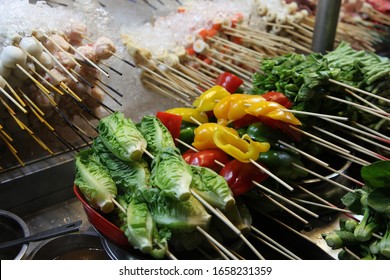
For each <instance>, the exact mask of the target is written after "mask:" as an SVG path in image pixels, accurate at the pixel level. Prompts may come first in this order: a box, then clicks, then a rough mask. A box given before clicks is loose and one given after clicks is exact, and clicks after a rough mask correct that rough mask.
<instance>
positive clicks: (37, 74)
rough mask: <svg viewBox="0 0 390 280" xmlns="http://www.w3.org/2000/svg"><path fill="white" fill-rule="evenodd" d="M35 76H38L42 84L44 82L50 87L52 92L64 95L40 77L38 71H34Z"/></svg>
mask: <svg viewBox="0 0 390 280" xmlns="http://www.w3.org/2000/svg"><path fill="white" fill-rule="evenodd" d="M33 73H34V75H36V76H37V77H38V78H39V79H40V80H41V81H42V82H44V83H45V84H46V85H48V86H49V87H50V88H51V89H52V90H54V91H55V92H57V93H58V94H60V95H64V93H63V92H62V91H60V90H59V89H58V88H56V87H55V86H53V85H52V84H51V83H50V82H49V81H48V80H46V79H45V78H44V77H42V75H40V74H39V73H38V72H37V71H33Z"/></svg>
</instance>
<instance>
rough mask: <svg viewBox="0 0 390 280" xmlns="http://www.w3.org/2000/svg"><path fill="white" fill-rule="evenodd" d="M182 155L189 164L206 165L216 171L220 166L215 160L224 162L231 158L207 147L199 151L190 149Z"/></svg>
mask: <svg viewBox="0 0 390 280" xmlns="http://www.w3.org/2000/svg"><path fill="white" fill-rule="evenodd" d="M182 156H183V158H184V160H185V161H186V162H187V163H188V164H190V165H196V166H203V167H208V168H210V169H212V170H214V171H215V172H217V173H218V172H219V171H220V170H221V169H222V166H221V165H220V164H218V163H217V162H220V163H222V164H225V163H227V162H229V161H230V160H231V158H230V157H229V155H227V154H226V153H225V152H224V151H222V150H218V149H209V150H203V151H199V152H194V151H192V150H191V151H187V152H185V153H184V154H183V155H182ZM216 161H217V162H216Z"/></svg>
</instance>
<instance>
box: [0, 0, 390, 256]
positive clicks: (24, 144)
mask: <svg viewBox="0 0 390 280" xmlns="http://www.w3.org/2000/svg"><path fill="white" fill-rule="evenodd" d="M5 2H7V3H1V4H0V12H1V11H5V10H7V9H10V8H11V10H15V11H16V10H18V12H15V13H11V14H10V17H9V18H4V19H1V20H0V25H1V26H6V27H7V28H5V29H4V31H0V50H2V55H1V61H2V63H3V65H2V68H0V74H1V76H0V78H1V79H0V82H1V84H0V85H1V93H0V97H1V99H0V101H1V102H2V104H0V109H1V112H0V137H1V138H0V147H1V154H0V167H1V170H0V209H2V210H6V211H9V212H12V213H15V214H17V215H19V216H20V217H22V218H23V220H24V221H25V222H26V224H27V226H28V228H29V229H30V233H29V234H30V235H32V234H34V233H38V232H41V231H44V230H47V229H52V228H55V227H57V226H59V225H64V224H68V223H70V222H75V221H77V220H81V221H82V224H81V227H80V229H79V232H77V233H72V234H71V235H72V236H77V237H76V238H77V241H70V240H69V241H68V240H65V241H59V242H64V244H79V245H80V246H82V245H83V244H85V243H87V242H93V243H92V244H93V245H90V246H91V248H92V249H91V248H90V249H91V250H89V249H88V248H87V251H88V250H89V251H94V252H95V253H96V252H97V254H96V255H92V256H86V255H85V254H84V253H85V252H83V254H81V253H80V255H82V258H84V259H85V258H92V259H94V258H95V259H98V258H99V259H100V258H102V259H122V260H123V259H153V258H157V259H160V258H166V259H176V258H178V259H186V258H189V254H188V253H187V252H188V251H191V254H190V255H191V256H192V257H193V258H195V259H223V258H227V259H240V258H241V259H307V260H310V259H323V260H330V259H338V258H340V256H341V253H340V252H341V251H342V253H343V254H344V257H345V256H346V255H348V256H349V258H356V259H360V258H366V257H367V256H366V255H362V252H360V251H355V252H353V249H354V250H360V249H357V248H360V247H359V246H358V245H357V244H360V243H359V242H367V241H368V240H371V239H365V240H363V239H361V240H362V241H360V240H359V241H357V239H356V238H355V237H354V241H353V242H355V243H353V244H354V246H355V245H356V247H353V246H352V247H348V245H349V243H348V242H350V241H345V240H344V241H342V242H346V243H345V244H343V245H344V246H342V245H338V246H336V245H335V244H334V242H336V241H333V240H332V241H331V240H330V238H331V237H332V238H333V237H334V236H333V235H331V234H332V233H334V234H336V230H338V229H340V227H342V229H343V230H344V229H345V228H344V226H345V221H347V220H354V221H355V222H356V223H357V224H358V223H359V222H360V221H361V220H362V219H363V221H365V219H366V218H367V219H368V216H367V215H368V214H367V213H366V212H364V209H365V208H364V207H363V206H361V205H360V206H357V201H358V199H359V198H360V197H361V196H363V195H366V196H367V197H369V198H368V201H369V202H368V203H369V205H370V207H371V208H370V211H377V212H378V213H380V214H378V215H384V216H385V215H386V211H388V210H384V209H386V205H383V203H386V202H382V200H381V197H382V195H383V197H384V201H386V195H388V191H386V190H385V191H383V190H384V188H383V185H384V184H386V182H388V179H386V174H388V173H389V170H388V168H389V165H386V164H387V163H388V161H389V159H388V157H389V148H388V141H389V140H388V139H389V133H388V132H389V125H388V106H387V105H386V104H387V102H388V101H389V99H388V97H389V90H388V89H386V85H388V82H389V81H388V80H389V78H388V77H389V73H390V72H389V71H390V63H389V60H388V58H386V57H384V56H383V57H382V56H380V55H379V54H376V53H375V51H376V48H378V49H380V46H381V44H383V43H384V42H385V41H386V32H388V28H389V27H388V26H389V23H388V21H386V20H387V19H388V18H387V17H388V16H387V17H386V16H385V13H384V12H379V11H378V10H376V9H374V8H373V7H374V6H375V5H372V4H369V3H367V2H365V1H358V2H359V3H358V4H359V5H357V6H356V7H355V9H352V10H353V11H351V7H349V6H348V4H350V3H349V2H351V1H336V0H334V1H332V0H329V1H325V0H322V1H321V0H319V1H318V3H315V2H316V1H280V0H269V1H266V0H264V1H263V0H259V1H254V0H253V1H252V0H245V1H233V0H232V1H226V2H227V3H224V5H221V3H220V2H221V1H220V0H215V1H197V2H196V1H184V0H183V1H173V0H172V1H170V0H169V1H168V0H167V1H164V0H163V1H138V0H137V1H127V0H120V1H119V0H118V1H104V0H100V1H95V0H88V1H78V0H76V1H67V0H61V1H16V3H15V1H5ZM222 2H223V1H222ZM243 2H245V3H244V4H243ZM341 2H342V3H341ZM363 2H364V3H363ZM362 3H363V4H362ZM358 6H359V9H358V8H357V7H358ZM27 11H29V13H28V15H27ZM30 15H33V16H32V17H31V16H30ZM30 18H32V19H31V20H30ZM374 19H375V20H374ZM374 21H375V23H374ZM324 23H326V24H324ZM17 33H19V34H17ZM356 34H358V36H356ZM360 35H361V36H360ZM42 42H44V44H43V43H42ZM36 52H38V53H39V54H36ZM43 54H45V55H46V56H48V57H49V58H48V60H50V61H51V66H49V65H50V63H49V64H46V62H44V60H43V56H44V55H43ZM351 60H355V61H356V63H355V64H353V63H351ZM374 62H375V63H377V64H375V65H374V64H372V63H374ZM4 65H6V66H4ZM376 65H379V67H376ZM50 67H51V68H50ZM54 71H55V73H54ZM254 73H256V74H254ZM359 75H360V76H359ZM386 75H387V76H386ZM3 77H4V78H3ZM73 79H74V80H76V82H75V81H72V80H73ZM359 79H361V80H359ZM346 92H347V93H346ZM318 96H319V97H318ZM229 98H231V99H229ZM223 102H225V103H223ZM1 106H2V107H1ZM227 108H229V109H227ZM386 108H387V109H386ZM25 110H26V113H24V112H23V111H25ZM228 110H230V111H228ZM27 111H28V113H27ZM233 111H234V112H233ZM362 112H364V113H362ZM148 117H149V118H148ZM175 121H176V124H174V123H175ZM177 121H179V122H180V123H179V126H178V125H177ZM259 123H260V124H259ZM201 128H203V130H201ZM201 131H202V133H204V134H202V133H201ZM359 131H360V132H359ZM361 131H363V133H361ZM207 133H209V134H207ZM268 134H272V135H273V136H272V137H270V136H269V135H268ZM166 135H169V136H166ZM191 137H192V138H191ZM202 137H203V138H202ZM201 138H202V139H201ZM129 139H131V141H130V140H129ZM167 139H168V140H167ZM189 139H190V140H189ZM211 139H212V140H211ZM302 139H304V140H307V139H309V140H307V142H305V141H304V140H302ZM134 142H137V143H136V144H134ZM170 143H173V146H172V147H171V145H170ZM167 147H168V148H171V149H166V150H164V149H165V148H167ZM174 148H177V149H174ZM179 148H180V149H179ZM235 148H238V149H235ZM240 149H241V150H240ZM160 150H163V152H162V153H161V154H160ZM210 150H213V159H214V161H213V163H212V164H210V162H207V160H209V161H210V159H211V156H210V152H209V151H210ZM216 150H217V151H218V152H216ZM237 150H238V151H237ZM320 150H322V151H325V152H320ZM202 152H203V154H202ZM206 153H207V155H206ZM217 153H218V155H217ZM108 154H109V155H108ZM177 154H179V156H180V157H179V158H180V160H178V159H177V157H176V156H177ZM112 155H115V159H113V158H112V157H111V156H112ZM104 156H105V157H104ZM208 157H209V158H208ZM214 157H215V158H214ZM167 158H170V159H171V160H170V161H171V162H174V164H173V165H172V166H173V167H172V166H171V163H170V164H168V163H167V164H165V163H164V162H167ZM118 159H120V162H119V163H118V161H117V160H118ZM123 162H125V163H126V164H123ZM129 162H130V163H129ZM377 162H379V165H376V166H379V167H377V169H375V168H376V167H375V166H374V167H373V168H372V169H369V167H370V166H371V165H372V164H374V163H377ZM102 166H103V167H102ZM129 166H130V167H131V168H133V169H129V168H130V167H129ZM140 166H147V167H145V168H144V167H142V168H144V169H142V168H141V169H142V170H143V171H142V172H145V173H142V172H141V171H140V170H141V169H140ZM194 166H200V167H199V169H197V168H198V167H194ZM249 166H251V167H249ZM204 167H208V168H206V169H207V170H206V171H205V170H204V169H202V168H204ZM362 167H368V169H366V170H368V171H365V172H366V174H371V172H373V175H372V176H378V178H372V177H370V175H365V174H364V171H363V174H361V170H362ZM137 168H138V169H137ZM158 168H161V169H160V171H158V172H157V171H155V170H157V169H158ZM149 169H150V170H149ZM176 169H178V170H180V171H177V170H176ZM209 169H211V170H212V173H209V171H208V170H209ZM102 170H103V171H102ZM134 170H137V171H134ZM145 170H147V171H145ZM378 170H379V171H378ZM131 172H135V173H134V174H135V175H134V174H133V173H131ZM140 172H141V173H142V174H143V175H142V176H141V175H140ZM235 172H237V173H235ZM245 172H246V173H245ZM386 172H387V173H386ZM130 173H131V175H129V174H130ZM176 173H177V174H176ZM187 173H188V174H191V175H189V176H190V178H191V180H189V182H190V183H189V184H192V185H191V188H190V187H189V186H187V189H184V190H183V187H182V185H183V184H185V183H184V181H186V177H185V176H186V174H187ZM239 173H240V174H239ZM255 173H261V176H257V177H252V176H253V174H255ZM102 174H103V175H102ZM104 174H109V175H108V176H105V175H104ZM161 174H163V175H161ZM205 174H206V175H205ZM131 176H138V177H136V179H137V180H141V181H138V185H137V188H139V189H137V190H134V188H133V189H131V188H132V186H133V185H131V180H133V179H134V177H131ZM139 176H141V177H142V178H147V183H145V186H143V182H142V180H143V179H142V178H141V177H139ZM149 176H150V177H149ZM174 176H177V177H175V178H174V180H173V181H170V179H169V177H174ZM191 176H192V177H191ZM202 176H205V177H202ZM207 176H208V177H207ZM195 177H196V178H197V179H196V180H199V181H197V182H198V183H194V182H195V179H194V178H195ZM232 177H233V179H232ZM204 178H208V179H207V180H211V179H210V178H213V179H212V180H213V181H212V183H211V184H210V185H209V186H208V188H211V189H213V187H214V189H213V190H207V191H205V189H204V188H206V187H205V186H206V185H207V184H206V183H205V182H206V181H202V180H206V179H204ZM236 178H239V179H237V180H236V181H234V180H235V179H236ZM149 180H150V181H149ZM221 180H222V181H221ZM376 180H377V181H376ZM187 181H188V180H187ZM91 182H94V183H91ZM145 182H146V179H145ZM162 182H163V183H162ZM177 182H179V183H177ZM199 182H200V183H199ZM244 182H245V183H244ZM149 183H150V184H153V186H152V187H150V186H149ZM126 184H129V185H130V186H131V187H128V185H126ZM196 184H198V185H197V186H195V185H196ZM179 185H180V186H179ZM123 186H126V188H130V189H131V196H130V195H129V194H127V193H126V192H125V191H124V187H123ZM167 186H169V187H167ZM215 186H217V187H215ZM362 186H364V187H365V188H367V189H365V192H366V193H364V194H362V193H361V192H359V191H358V192H356V191H355V190H356V189H360V188H361V187H362ZM142 187H145V188H144V189H142ZM225 187H226V189H224V188H225ZM202 188H203V189H202ZM217 188H220V189H219V190H217ZM159 189H161V190H163V191H161V192H160V191H158V190H159ZM195 189H196V190H197V191H195ZM223 190H225V191H223ZM378 190H379V191H378ZM209 191H210V193H211V192H216V194H215V193H212V194H210V193H208V192H209ZM138 192H140V193H142V195H140V196H137V195H139V194H138ZM371 192H372V193H373V194H371ZM125 193H126V195H125ZM378 195H379V196H381V197H380V198H379V200H381V201H379V200H376V198H378ZM375 196H377V197H375ZM140 197H144V199H145V197H147V199H146V201H149V202H148V203H149V204H148V203H146V201H140ZM346 197H347V198H346ZM117 198H118V200H116V199H117ZM222 198H223V199H225V201H223V202H221V201H219V200H222ZM213 199H215V200H216V201H217V200H218V199H219V200H218V202H215V201H213ZM347 199H349V201H346V200H347ZM141 200H142V199H141ZM189 201H195V202H193V203H190V202H189ZM210 201H212V202H210ZM226 201H228V202H226ZM229 201H230V202H229ZM351 201H353V203H352V202H351ZM378 201H379V202H378ZM213 203H217V204H213ZM218 203H220V204H218ZM370 203H371V204H370ZM179 204H181V205H179ZM187 204H188V205H187ZM190 204H191V205H190ZM161 205H164V207H162V206H161ZM178 205H179V206H178ZM216 205H217V206H216ZM232 205H233V206H232ZM169 207H172V209H180V211H179V210H178V211H177V212H175V211H176V210H172V213H174V214H172V213H170V214H172V215H176V216H175V217H174V218H175V219H177V224H175V225H173V226H172V227H171V225H170V224H167V222H166V220H165V218H164V217H165V216H164V215H168V214H169V213H167V212H166V211H165V212H164V211H163V210H162V209H160V208H166V209H168V208H169ZM175 207H177V208H175ZM145 209H146V210H145ZM232 209H234V210H232ZM362 209H363V210H362ZM132 211H133V212H132ZM148 211H150V212H151V213H152V214H150V213H149V212H148ZM367 212H368V211H367ZM194 213H196V214H197V215H198V216H196V215H195V214H194ZM186 215H187V216H186ZM387 215H388V214H387ZM366 216H367V217H366ZM152 217H153V218H152ZM131 218H133V219H135V220H131ZM137 219H138V222H139V223H142V222H144V223H145V231H146V230H150V233H149V234H150V235H151V236H152V235H153V236H154V237H153V238H152V240H153V241H151V242H155V243H153V244H152V245H151V247H150V246H149V247H148V246H147V245H145V243H143V242H149V241H150V240H148V241H145V240H146V239H147V238H145V236H140V235H138V232H137V231H133V230H134V228H132V225H133V224H132V223H136V222H137ZM142 219H145V221H144V220H142ZM148 219H149V220H148ZM370 219H371V218H370ZM151 220H153V222H151ZM146 221H148V222H146ZM384 221H385V222H384V223H386V222H387V223H388V220H387V218H385V220H384ZM151 224H153V226H151ZM210 224H211V225H210ZM356 226H357V225H356V224H355V227H356ZM157 228H158V229H157ZM384 229H385V227H383V225H381V226H378V227H376V228H375V230H373V232H371V233H370V238H371V235H372V236H373V237H372V238H377V239H378V240H376V241H375V242H374V241H372V242H373V244H374V243H375V244H377V243H379V240H380V239H384V238H385V236H387V235H386V233H385V232H386V230H384ZM230 231H231V233H229V232H230ZM194 232H195V233H194ZM226 232H227V233H226ZM349 233H351V232H349ZM83 234H85V235H87V237H86V239H85V240H86V241H84V239H83V238H84V236H81V235H83ZM351 234H352V235H353V233H351ZM327 237H328V239H326V238H327ZM65 238H67V237H65ZM359 238H360V237H359ZM144 239H145V240H144ZM186 239H187V240H186ZM206 239H207V240H208V241H207V243H208V245H207V246H205V245H204V244H203V243H202V245H200V244H201V243H197V242H198V241H199V240H206ZM340 239H342V238H341V237H340ZM167 240H170V241H169V242H168V241H167ZM188 240H192V241H193V244H190V242H189V241H188ZM52 241H53V242H55V240H54V239H53V240H52ZM72 242H73V243H72ZM130 243H131V245H130ZM54 244H56V243H54ZM168 244H169V248H170V250H168ZM194 244H195V245H194ZM196 244H199V246H198V248H197V246H196ZM210 244H211V245H210ZM332 244H333V245H332ZM44 245H46V246H50V245H51V244H50V243H48V242H47V241H46V240H44V241H39V242H31V243H29V246H28V250H27V252H25V254H24V256H23V258H26V259H34V258H35V259H38V258H49V259H51V258H55V259H61V257H60V256H58V257H52V256H48V255H42V256H39V250H44V249H42V248H43V246H44ZM203 245H204V246H203ZM52 246H53V245H52ZM54 246H58V245H54ZM225 246H226V247H228V248H229V249H226V248H225ZM216 247H217V248H216ZM221 247H222V249H221ZM213 248H214V249H213ZM215 248H216V249H215ZM351 248H352V249H351ZM378 248H379V247H378ZM78 249H80V250H82V249H85V248H81V247H78V248H75V250H78ZM50 250H51V249H49V251H50ZM351 250H352V251H351ZM380 250H381V249H380V248H379V249H378V252H380ZM47 251H48V249H46V252H47ZM232 252H233V253H232ZM386 252H387V251H386ZM386 252H385V253H383V254H382V255H381V254H380V253H378V254H375V256H376V257H377V256H380V257H378V258H383V259H386V258H388V256H387V255H386V254H388V253H386ZM67 253H68V252H65V253H64V252H62V253H59V254H67ZM80 255H79V256H77V254H74V255H73V254H70V255H67V256H66V258H70V259H72V258H79V257H80ZM372 255H373V253H371V255H370V256H372ZM64 258H65V257H64ZM345 258H348V257H345ZM367 258H368V257H367ZM373 258H374V257H373Z"/></svg>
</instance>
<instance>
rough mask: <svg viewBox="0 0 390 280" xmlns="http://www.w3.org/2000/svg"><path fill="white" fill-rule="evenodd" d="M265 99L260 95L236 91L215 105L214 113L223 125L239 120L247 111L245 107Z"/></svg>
mask: <svg viewBox="0 0 390 280" xmlns="http://www.w3.org/2000/svg"><path fill="white" fill-rule="evenodd" d="M264 100H265V99H264V98H263V97H261V96H259V95H252V94H241V93H234V94H231V95H229V96H226V97H225V98H223V99H221V100H220V101H219V102H218V103H217V104H216V105H215V107H214V111H213V112H214V115H215V117H216V118H217V122H218V123H219V124H222V125H227V124H228V123H230V122H232V121H235V120H239V119H241V118H242V117H244V116H245V115H246V114H247V112H246V111H245V109H246V108H247V107H248V105H249V106H250V105H252V104H255V103H258V102H262V101H264Z"/></svg>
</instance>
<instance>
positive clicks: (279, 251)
mask: <svg viewBox="0 0 390 280" xmlns="http://www.w3.org/2000/svg"><path fill="white" fill-rule="evenodd" d="M251 236H252V237H253V238H255V239H257V240H258V241H260V242H261V243H263V244H265V245H267V246H268V247H270V248H271V249H273V250H275V251H276V252H278V253H279V254H281V255H282V256H284V257H286V258H287V259H289V260H297V259H296V258H293V257H292V256H291V255H289V254H287V253H286V252H284V251H283V250H280V249H279V248H278V247H276V246H275V245H273V244H271V243H270V242H268V241H266V240H264V239H263V238H261V237H259V236H257V235H254V234H253V233H251Z"/></svg>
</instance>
